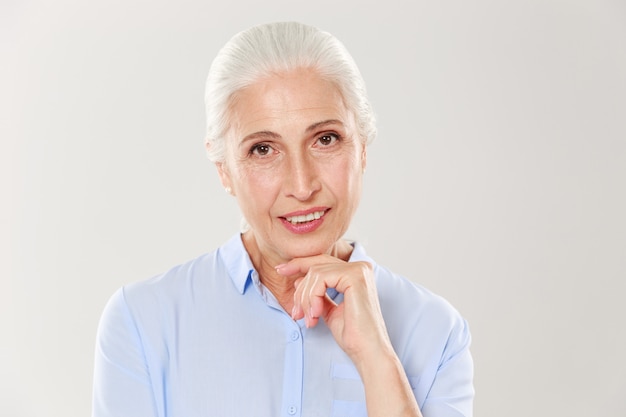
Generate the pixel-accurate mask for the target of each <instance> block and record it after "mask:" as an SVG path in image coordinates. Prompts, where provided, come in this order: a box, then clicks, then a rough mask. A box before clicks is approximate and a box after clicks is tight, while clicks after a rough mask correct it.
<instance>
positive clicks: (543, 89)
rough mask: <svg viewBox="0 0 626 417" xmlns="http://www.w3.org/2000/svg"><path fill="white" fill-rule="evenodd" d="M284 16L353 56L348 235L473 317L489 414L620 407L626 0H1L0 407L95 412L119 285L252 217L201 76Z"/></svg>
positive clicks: (617, 412) (625, 348) (484, 414)
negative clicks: (94, 386) (98, 346)
mask: <svg viewBox="0 0 626 417" xmlns="http://www.w3.org/2000/svg"><path fill="white" fill-rule="evenodd" d="M274 20H300V21H303V22H305V23H310V24H314V25H316V26H319V27H321V28H322V29H325V30H328V31H330V32H331V33H333V34H334V35H336V36H337V37H338V38H339V39H341V40H342V41H344V43H345V44H346V45H347V47H348V49H349V50H350V51H351V52H352V53H353V55H354V57H355V59H356V61H357V63H358V64H359V66H360V68H361V70H362V72H363V75H364V77H365V79H366V82H367V83H368V88H369V92H370V95H371V99H372V102H373V104H374V106H375V109H376V111H377V114H378V119H379V130H380V133H379V137H378V139H377V140H376V141H375V143H374V144H373V145H372V146H371V147H370V149H369V166H368V170H367V173H366V178H365V195H364V199H363V201H362V204H361V208H360V210H359V213H358V214H357V217H356V219H355V221H354V223H353V225H352V228H351V231H350V233H349V235H348V236H349V237H352V238H357V239H359V240H360V241H362V242H363V243H364V244H365V246H366V248H367V249H368V252H369V254H370V255H372V256H373V257H374V258H375V259H376V260H377V261H378V262H379V263H381V264H384V265H386V266H388V267H390V268H391V269H393V270H395V271H396V272H399V273H402V274H404V275H406V276H408V277H410V279H412V280H414V281H416V282H419V283H422V284H423V285H425V286H426V287H428V288H430V289H432V290H434V291H436V292H438V293H439V294H441V295H443V296H445V297H446V298H447V299H449V300H450V301H451V302H452V303H453V304H454V305H455V306H456V307H457V308H458V309H459V310H460V311H461V313H462V314H463V315H464V316H465V317H466V318H467V319H468V320H469V322H470V325H471V329H472V332H473V337H474V342H473V354H474V358H475V365H476V380H475V382H476V390H477V397H476V406H475V414H476V416H481V417H492V416H493V417H501V416H508V417H517V416H520V417H521V416H534V415H540V416H624V415H626V396H624V389H625V388H626V361H625V359H624V352H626V335H625V332H626V330H625V328H626V326H625V325H624V319H625V318H626V307H625V303H624V302H623V298H624V296H623V294H624V279H625V278H626V219H625V217H626V3H625V2H624V1H618V0H614V1H610V0H588V1H581V0H572V1H564V0H563V1H558V0H527V1H500V0H478V1H461V0H444V1H435V0H428V1H426V0H424V1H421V0H415V1H406V2H402V1H399V0H386V1H378V2H376V3H374V2H367V1H358V2H357V1H345V2H339V1H329V0H317V1H314V2H311V1H302V0H289V1H282V0H267V1H259V2H256V1H252V0H249V1H245V2H244V1H240V2H238V1H199V0H185V1H176V2H174V1H171V2H166V1H158V0H157V1H154V0H151V1H147V0H146V1H141V0H108V1H100V0H98V1H81V0H56V1H54V2H52V1H48V2H46V1H43V0H32V1H29V0H19V1H18V0H8V1H7V0H2V3H1V4H0V47H1V50H0V54H1V55H0V56H1V64H0V139H1V149H0V173H1V177H0V178H1V183H0V184H1V186H2V188H1V190H0V191H1V197H2V204H1V205H0V227H1V233H0V239H1V241H0V242H1V247H0V256H1V258H0V259H1V265H0V267H1V269H0V271H1V272H0V274H1V284H0V285H1V286H0V326H1V332H0V338H1V339H0V342H1V343H0V415H2V416H11V417H13V416H15V417H31V416H32V417H35V416H37V417H40V416H55V417H56V416H59V417H60V416H63V417H67V416H70V417H73V416H76V417H78V416H86V415H89V413H90V407H91V378H92V366H93V350H94V339H95V332H96V327H97V323H98V319H99V316H100V313H101V311H102V308H103V307H104V304H105V303H106V301H107V299H108V297H109V296H110V295H111V294H112V293H113V292H114V291H115V290H116V289H117V288H118V287H119V286H121V285H123V284H124V283H128V282H131V281H136V280H139V279H144V278H147V277H150V276H152V275H154V274H157V273H159V272H162V271H164V270H166V269H168V268H169V267H171V266H173V265H175V264H177V263H180V262H183V261H185V260H187V259H190V258H192V257H195V256H197V255H199V254H201V253H204V252H207V251H209V250H212V249H214V248H215V247H217V246H218V245H220V244H221V243H223V242H224V241H225V240H226V239H228V238H229V237H230V236H231V235H232V234H233V233H236V232H237V230H238V225H239V214H238V210H237V207H236V205H235V203H234V201H233V200H232V198H229V197H228V196H227V195H226V194H225V193H224V191H223V190H222V188H221V187H220V185H219V182H218V179H217V175H216V173H215V170H214V168H213V166H212V165H211V164H210V163H209V162H208V161H207V160H206V158H205V155H204V150H203V132H204V116H203V87H204V80H205V77H206V73H207V70H208V68H209V65H210V62H211V60H212V59H213V57H214V56H215V54H216V53H217V51H218V49H219V48H220V47H221V46H222V45H223V44H224V43H225V42H226V41H227V40H228V39H229V38H230V37H231V36H232V35H233V34H234V33H236V32H238V31H240V30H242V29H244V28H247V27H249V26H251V25H253V24H256V23H261V22H267V21H274Z"/></svg>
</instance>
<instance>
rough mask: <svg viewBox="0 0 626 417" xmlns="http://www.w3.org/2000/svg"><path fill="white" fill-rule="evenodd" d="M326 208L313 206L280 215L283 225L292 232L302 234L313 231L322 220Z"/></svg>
mask: <svg viewBox="0 0 626 417" xmlns="http://www.w3.org/2000/svg"><path fill="white" fill-rule="evenodd" d="M328 210H330V209H328V208H314V209H312V210H310V211H301V212H294V213H290V214H288V215H287V216H284V217H281V218H280V220H281V221H282V222H283V224H284V225H285V227H286V228H287V229H288V230H289V231H291V232H292V233H297V234H302V233H310V232H313V231H315V230H316V229H317V228H318V227H320V226H321V225H322V223H323V222H324V215H325V214H326V213H327V212H328Z"/></svg>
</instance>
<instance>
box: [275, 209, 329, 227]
mask: <svg viewBox="0 0 626 417" xmlns="http://www.w3.org/2000/svg"><path fill="white" fill-rule="evenodd" d="M327 211H328V209H326V210H316V211H312V212H310V213H306V214H298V215H293V216H286V217H283V218H284V219H285V220H287V221H288V222H289V223H291V224H293V225H294V226H296V225H299V224H304V223H309V222H312V221H314V220H319V219H321V218H322V217H324V215H325V214H326V212H327Z"/></svg>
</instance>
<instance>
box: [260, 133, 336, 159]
mask: <svg viewBox="0 0 626 417" xmlns="http://www.w3.org/2000/svg"><path fill="white" fill-rule="evenodd" d="M323 138H331V141H332V140H333V139H334V142H332V143H330V144H327V145H322V147H329V146H332V145H333V144H334V143H336V142H339V141H340V140H341V139H342V137H341V135H339V134H338V133H334V132H332V133H323V134H321V135H319V136H318V137H317V139H316V140H315V143H318V142H320V141H321V140H322V139H323ZM263 148H267V149H266V151H267V152H266V153H263V154H260V153H259V150H260V149H263ZM272 150H273V148H272V145H270V144H268V143H265V142H261V143H256V144H254V145H252V147H251V148H250V151H249V152H248V153H249V154H250V155H255V154H256V155H257V156H260V157H264V156H267V155H268V154H269V153H270V152H271V151H272Z"/></svg>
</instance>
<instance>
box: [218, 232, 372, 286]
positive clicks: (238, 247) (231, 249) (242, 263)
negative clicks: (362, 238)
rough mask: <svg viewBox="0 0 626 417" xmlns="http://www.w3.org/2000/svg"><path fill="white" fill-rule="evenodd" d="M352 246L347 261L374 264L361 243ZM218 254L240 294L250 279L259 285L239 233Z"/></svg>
mask: <svg viewBox="0 0 626 417" xmlns="http://www.w3.org/2000/svg"><path fill="white" fill-rule="evenodd" d="M352 246H353V247H354V249H353V250H352V254H350V259H349V262H358V261H365V262H369V263H370V264H372V266H375V265H376V264H375V263H374V261H373V260H372V258H370V257H369V256H367V254H366V253H365V248H364V247H363V246H362V245H361V244H359V243H358V242H354V243H353V244H352ZM219 256H220V257H221V258H222V261H223V262H224V265H225V266H226V269H227V270H228V275H230V279H231V280H232V281H233V284H234V285H235V288H237V291H239V293H240V294H243V293H244V292H245V291H246V288H247V286H248V283H249V282H251V281H255V282H254V283H255V285H260V283H259V282H256V281H258V279H259V278H258V277H259V274H257V273H256V272H255V270H254V265H253V264H252V261H251V260H250V256H249V255H248V252H247V251H246V248H245V247H244V245H243V241H242V240H241V234H239V233H238V234H236V235H234V236H233V237H232V238H230V239H229V240H228V241H227V242H226V243H225V244H224V245H223V246H222V247H221V248H220V249H219ZM333 298H334V297H333Z"/></svg>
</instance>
